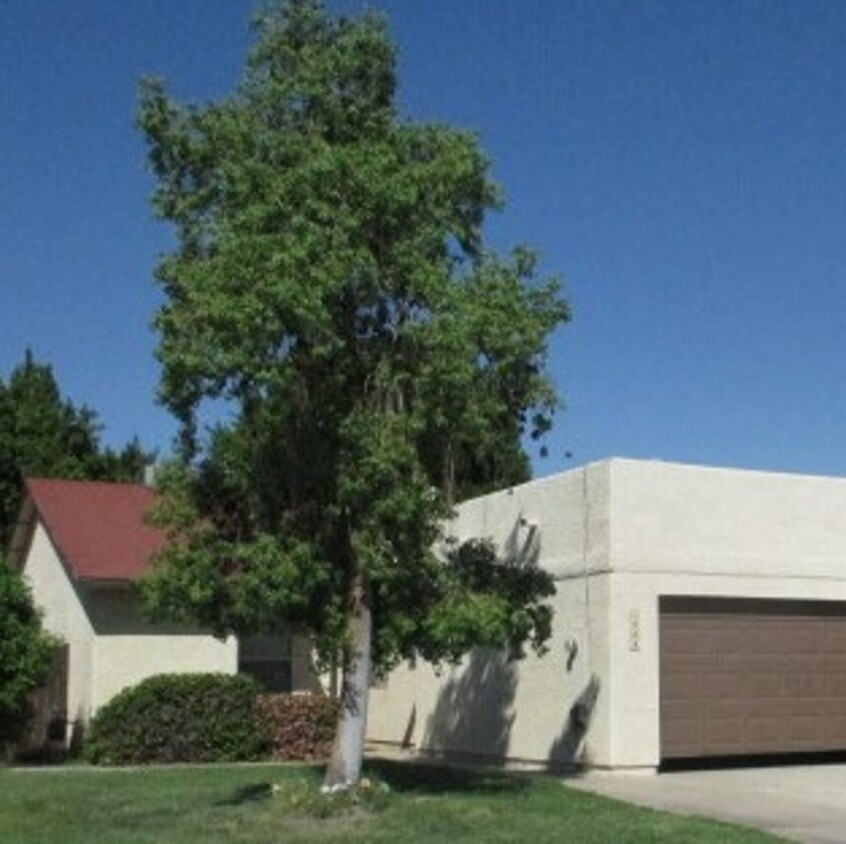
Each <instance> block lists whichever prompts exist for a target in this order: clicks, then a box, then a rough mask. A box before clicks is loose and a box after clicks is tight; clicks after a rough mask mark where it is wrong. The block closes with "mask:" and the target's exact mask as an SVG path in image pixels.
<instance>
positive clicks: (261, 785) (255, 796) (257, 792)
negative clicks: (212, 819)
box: [214, 782, 273, 806]
mask: <svg viewBox="0 0 846 844" xmlns="http://www.w3.org/2000/svg"><path fill="white" fill-rule="evenodd" d="M272 795H273V786H272V784H271V783H269V782H256V783H250V784H249V785H242V786H241V787H240V788H238V789H236V790H235V791H234V793H233V794H232V796H231V797H227V798H226V799H225V800H218V801H217V802H216V803H215V804H214V805H215V806H243V805H244V804H245V803H259V802H261V801H263V800H269V799H270V797H271V796H272Z"/></svg>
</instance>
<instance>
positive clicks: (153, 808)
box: [0, 762, 777, 844]
mask: <svg viewBox="0 0 846 844" xmlns="http://www.w3.org/2000/svg"><path fill="white" fill-rule="evenodd" d="M368 775H369V776H370V778H371V779H372V781H373V786H372V787H371V788H369V789H366V790H362V792H361V795H360V796H355V797H347V798H341V799H340V800H339V799H337V798H332V797H328V796H321V795H319V793H318V790H317V785H318V784H319V781H320V772H319V770H318V769H317V768H314V767H311V766H306V765H294V766H208V767H195V768H170V769H163V768H155V769H144V770H138V769H135V770H129V769H124V770H115V769H111V770H104V769H85V768H82V769H73V768H65V769H61V768H60V769H39V770H2V771H0V841H2V842H3V844H19V843H20V844H55V842H58V841H61V842H62V844H105V842H108V843H109V844H147V842H157V844H188V842H204V844H205V842H208V844H216V843H217V842H243V844H247V842H249V844H262V843H263V842H278V841H284V842H286V844H293V842H324V841H335V842H340V841H343V842H348V844H353V842H397V841H400V842H409V844H410V843H411V842H414V844H418V843H419V844H425V842H443V841H450V842H455V843H456V844H460V842H474V844H475V842H479V841H485V842H509V843H510V844H513V842H520V841H528V842H532V844H541V842H551V841H577V842H580V844H591V842H602V844H605V842H612V841H613V842H632V844H636V842H650V844H658V842H679V841H684V842H686V844H697V842H720V844H754V843H755V842H760V844H763V843H764V842H774V841H776V840H777V839H775V838H773V837H771V836H768V835H765V834H764V833H760V832H756V831H753V830H749V829H743V828H740V827H734V826H731V825H728V824H723V823H718V822H716V821H709V820H703V819H697V818H685V817H680V816H675V815H668V814H664V813H661V812H653V811H650V810H648V809H640V808H636V807H634V806H630V805H627V804H625V803H619V802H616V801H613V800H608V799H605V798H602V797H598V796H596V795H593V794H586V793H582V792H579V791H576V790H572V789H568V788H566V786H565V785H562V783H561V781H560V780H556V779H554V778H551V777H541V776H528V775H517V774H503V773H471V772H467V771H459V770H454V769H446V768H436V767H424V766H417V765H409V764H402V763H388V762H384V763H378V764H373V765H371V766H370V768H369V769H368Z"/></svg>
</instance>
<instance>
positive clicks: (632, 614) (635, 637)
mask: <svg viewBox="0 0 846 844" xmlns="http://www.w3.org/2000/svg"><path fill="white" fill-rule="evenodd" d="M629 650H630V651H639V650H640V612H639V611H638V610H629Z"/></svg>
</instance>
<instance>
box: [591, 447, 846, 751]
mask: <svg viewBox="0 0 846 844" xmlns="http://www.w3.org/2000/svg"><path fill="white" fill-rule="evenodd" d="M608 465H609V471H610V489H611V496H610V513H611V518H610V522H609V524H610V528H611V530H610V533H611V536H610V554H609V568H610V569H611V571H612V572H613V574H612V575H611V584H612V585H611V596H610V604H609V609H610V615H609V630H610V636H611V647H610V653H611V671H610V682H611V688H610V694H609V698H608V699H609V703H610V711H609V718H608V721H609V726H610V745H609V753H608V756H607V759H606V760H604V762H603V764H607V765H610V766H613V767H629V766H632V767H650V766H655V765H657V764H658V762H659V759H660V734H659V672H660V666H659V658H658V649H659V636H658V632H659V631H658V598H659V596H661V595H701V596H718V597H741V598H787V599H797V600H801V599H810V600H821V601H826V600H839V601H843V600H846V479H843V478H828V477H814V476H803V475H788V474H779V473H769V472H755V471H744V470H736V469H722V468H710V467H702V466H685V465H679V464H671V463H663V462H660V461H634V460H619V459H615V460H612V461H609V462H608ZM633 628H635V629H634V630H633ZM633 638H635V639H637V642H636V645H637V648H636V649H632V644H633V642H632V639H633Z"/></svg>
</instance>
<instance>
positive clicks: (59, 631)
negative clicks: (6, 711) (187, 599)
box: [11, 479, 315, 741]
mask: <svg viewBox="0 0 846 844" xmlns="http://www.w3.org/2000/svg"><path fill="white" fill-rule="evenodd" d="M154 495H155V493H154V491H153V490H152V489H151V488H150V487H147V486H144V485H141V484H117V483H101V482H91V481H62V480H44V479H29V480H27V481H26V499H25V501H24V504H23V506H22V509H21V514H20V518H19V520H18V524H17V527H16V529H15V532H14V535H13V539H12V546H11V558H12V564H13V565H16V566H17V567H18V568H19V569H20V570H21V571H22V572H23V574H24V576H25V577H26V579H27V581H28V582H29V584H30V587H31V589H32V594H33V598H34V601H35V603H36V605H37V606H38V607H39V608H40V609H41V611H42V613H43V622H44V626H45V627H46V628H47V629H48V630H50V631H51V632H53V633H55V634H56V635H57V636H58V637H59V638H60V639H61V640H62V642H63V643H64V646H63V648H62V649H61V651H60V653H59V654H58V657H57V661H56V667H55V671H54V672H53V677H52V679H51V682H50V684H49V687H48V689H46V690H45V692H44V694H43V696H46V698H47V699H46V700H42V701H41V706H40V708H41V710H42V713H44V716H43V717H52V718H54V719H56V718H58V719H61V720H64V721H65V722H66V724H67V729H66V737H65V738H66V740H67V741H70V740H71V738H72V736H73V734H74V731H75V730H78V729H79V728H83V727H84V725H85V724H86V723H87V722H88V720H89V719H90V717H91V716H92V715H93V713H94V712H96V710H97V709H98V707H100V706H102V705H103V704H104V703H106V702H107V701H108V700H109V699H110V698H112V697H113V696H114V695H115V694H117V692H119V691H120V690H121V689H123V688H125V687H126V686H130V685H133V684H135V683H138V682H139V681H141V680H143V679H144V678H145V677H149V676H151V675H153V674H159V673H163V672H194V671H219V672H225V673H234V672H236V671H239V670H240V671H244V672H247V673H251V674H254V675H255V676H257V677H258V678H259V679H260V680H261V681H262V682H263V684H264V686H265V687H266V688H268V689H271V690H288V689H311V688H312V687H313V686H314V684H315V680H314V676H313V673H312V672H311V670H310V665H309V648H308V644H307V642H306V641H305V640H304V639H303V638H302V637H300V636H291V635H289V636H286V637H284V638H282V639H281V640H280V639H277V638H272V637H262V638H254V639H246V640H242V641H240V642H239V641H238V640H236V638H235V637H229V638H228V639H226V640H225V641H221V640H219V639H215V638H214V637H213V636H211V635H210V634H209V633H208V632H204V631H200V630H195V629H190V628H187V627H184V626H177V625H165V624H156V625H152V624H150V623H149V622H148V621H147V620H146V619H145V618H144V617H143V615H142V613H141V609H140V603H139V599H138V595H137V593H136V591H135V589H134V586H133V582H134V581H135V580H136V579H137V578H138V577H139V576H140V575H142V574H143V573H144V571H145V570H146V569H147V567H148V566H149V565H150V563H151V558H152V556H153V555H154V554H155V553H156V551H158V550H159V549H160V548H161V546H162V544H163V542H164V536H163V534H162V532H161V531H159V530H157V529H156V528H154V527H151V526H150V525H148V524H147V523H146V521H145V514H146V512H147V510H148V509H149V507H150V505H151V504H152V502H153V496H154Z"/></svg>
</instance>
